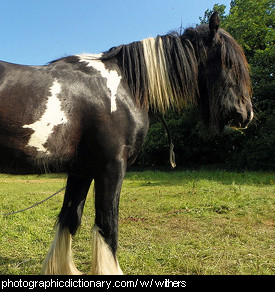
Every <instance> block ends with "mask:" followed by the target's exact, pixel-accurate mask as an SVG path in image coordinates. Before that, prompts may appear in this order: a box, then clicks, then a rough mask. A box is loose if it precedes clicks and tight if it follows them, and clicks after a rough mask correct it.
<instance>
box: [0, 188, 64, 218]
mask: <svg viewBox="0 0 275 292" xmlns="http://www.w3.org/2000/svg"><path fill="white" fill-rule="evenodd" d="M65 188H66V187H63V188H62V189H60V190H59V191H57V192H55V193H54V194H52V195H51V196H49V197H48V198H46V199H44V200H42V201H40V202H37V203H35V204H34V205H32V206H30V207H27V208H25V209H22V210H19V211H15V212H10V213H0V215H1V216H8V215H13V214H17V213H20V212H24V211H26V210H29V209H32V208H34V207H36V206H37V205H40V204H42V203H44V202H45V201H47V200H49V199H50V198H52V197H53V196H55V195H57V194H59V193H60V192H62V191H63V190H64V189H65Z"/></svg>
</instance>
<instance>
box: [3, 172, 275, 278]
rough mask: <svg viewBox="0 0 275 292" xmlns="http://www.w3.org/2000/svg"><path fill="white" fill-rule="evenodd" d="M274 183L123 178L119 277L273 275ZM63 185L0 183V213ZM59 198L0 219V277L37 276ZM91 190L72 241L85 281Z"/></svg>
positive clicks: (268, 177)
mask: <svg viewBox="0 0 275 292" xmlns="http://www.w3.org/2000/svg"><path fill="white" fill-rule="evenodd" d="M274 180H275V175H274V173H266V172H243V173H236V172H225V171H173V172H161V171H155V172H153V171H145V172H129V173H128V174H127V176H126V179H125V181H124V184H123V189H122V194H121V201H120V219H119V222H120V223H119V224H120V225H119V249H118V258H119V262H120V266H121V268H122V269H123V271H124V273H125V274H132V275H139V274H147V275H148V274H149V275H156V274H159V275H165V274H169V275H172V274H174V275H182V274H189V275H191V274H196V275H202V274H208V275H209V274H211V275H215V274H222V275H230V274H231V275H232V274H238V275H244V274H246V275H260V274H261V275H264V274H265V275H275V254H274V250H275V240H274V239H275V187H274ZM65 183H66V177H65V176H64V175H43V176H11V175H0V206H1V207H0V212H1V213H5V212H9V211H13V210H19V209H22V208H26V207H28V206H30V205H32V204H34V203H35V202H37V201H39V200H42V199H44V198H45V197H47V196H49V195H51V194H52V193H54V192H55V191H57V190H58V189H60V188H62V187H63V186H64V185H65ZM63 194H64V192H62V193H60V194H58V195H57V196H55V197H54V198H52V199H50V200H48V201H46V202H44V203H43V204H41V205H39V206H37V207H35V208H34V209H30V210H27V211H25V212H23V213H18V214H16V215H11V216H0V224H1V234H0V274H29V275H30V274H38V273H39V272H40V268H41V262H42V261H43V259H44V257H45V254H46V252H47V250H48V248H49V245H50V243H51V241H52V239H53V236H54V234H53V226H54V223H55V221H56V217H57V215H58V213H59V210H60V207H61V204H62V200H63ZM93 205H94V202H93V189H92V188H91V190H90V193H89V196H88V199H87V203H86V206H85V208H84V215H83V219H82V225H81V228H80V230H79V232H78V234H77V235H76V236H75V238H74V241H73V249H74V257H75V263H76V265H77V266H78V268H79V269H80V270H81V271H83V272H85V273H88V272H89V269H90V266H91V256H90V254H91V231H92V227H93V222H94V207H93Z"/></svg>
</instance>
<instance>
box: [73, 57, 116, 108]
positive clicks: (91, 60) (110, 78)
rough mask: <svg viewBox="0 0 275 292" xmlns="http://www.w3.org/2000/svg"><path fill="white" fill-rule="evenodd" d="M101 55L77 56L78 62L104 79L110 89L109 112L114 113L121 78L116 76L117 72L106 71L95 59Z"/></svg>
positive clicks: (102, 64) (101, 63)
mask: <svg viewBox="0 0 275 292" xmlns="http://www.w3.org/2000/svg"><path fill="white" fill-rule="evenodd" d="M101 56H102V54H96V55H91V54H83V55H77V57H78V58H79V61H80V62H85V63H87V66H88V67H93V68H95V69H96V70H97V71H99V72H100V74H101V76H102V77H103V78H106V80H107V81H106V83H107V84H106V85H107V87H108V88H109V89H110V92H111V112H114V111H116V110H117V105H116V94H117V89H118V86H119V83H120V79H121V76H119V75H118V73H117V71H115V70H108V69H107V68H106V67H105V65H104V63H103V62H101V61H100V60H98V59H97V58H99V57H101Z"/></svg>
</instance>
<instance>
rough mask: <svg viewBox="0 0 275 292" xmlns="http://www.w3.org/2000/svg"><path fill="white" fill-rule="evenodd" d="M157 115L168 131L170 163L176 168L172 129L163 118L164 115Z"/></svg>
mask: <svg viewBox="0 0 275 292" xmlns="http://www.w3.org/2000/svg"><path fill="white" fill-rule="evenodd" d="M157 117H158V118H159V120H160V121H161V123H162V125H163V127H164V129H165V131H166V134H167V138H168V143H169V159H170V164H171V166H172V168H175V167H176V155H175V153H174V144H173V142H172V138H171V134H170V131H169V129H168V127H167V125H166V123H165V121H164V119H163V117H162V116H160V115H157Z"/></svg>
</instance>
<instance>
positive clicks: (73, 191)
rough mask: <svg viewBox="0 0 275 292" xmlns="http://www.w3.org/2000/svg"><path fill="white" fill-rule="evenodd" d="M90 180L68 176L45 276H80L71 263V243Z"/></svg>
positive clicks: (46, 260)
mask: <svg viewBox="0 0 275 292" xmlns="http://www.w3.org/2000/svg"><path fill="white" fill-rule="evenodd" d="M91 181H92V180H91V179H87V178H83V177H80V176H76V175H69V176H68V180H67V187H66V192H65V197H64V202H63V206H62V209H61V212H60V214H59V217H58V222H57V225H56V234H55V238H54V241H53V243H52V245H51V247H50V250H49V252H48V255H47V257H46V259H45V261H44V264H43V268H42V273H43V274H46V275H74V274H81V273H80V272H79V271H78V270H77V268H76V267H75V264H74V262H73V257H72V250H71V243H72V236H73V235H74V234H75V233H76V231H77V228H78V227H79V225H80V222H81V216H82V211H83V207H84V204H85V200H86V196H87V193H88V191H89V187H90V184H91Z"/></svg>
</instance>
